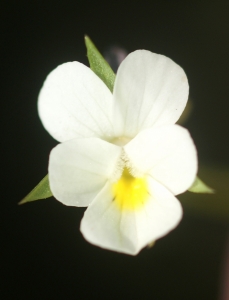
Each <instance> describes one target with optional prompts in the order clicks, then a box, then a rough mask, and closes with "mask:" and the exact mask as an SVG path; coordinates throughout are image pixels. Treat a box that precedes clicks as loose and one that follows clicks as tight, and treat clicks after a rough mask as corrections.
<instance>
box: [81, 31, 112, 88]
mask: <svg viewBox="0 0 229 300" xmlns="http://www.w3.org/2000/svg"><path fill="white" fill-rule="evenodd" d="M85 44H86V48H87V57H88V60H89V64H90V68H91V69H92V71H93V72H95V74H96V75H97V76H99V78H100V79H101V80H102V81H103V82H104V83H105V84H106V86H107V87H108V88H109V90H110V91H111V92H113V88H114V81H115V74H114V72H113V70H112V69H111V67H110V66H109V64H108V63H107V62H106V60H105V59H104V58H103V56H102V55H101V54H100V52H99V51H98V49H97V48H96V47H95V45H94V44H93V43H92V41H91V40H90V38H89V37H88V36H85Z"/></svg>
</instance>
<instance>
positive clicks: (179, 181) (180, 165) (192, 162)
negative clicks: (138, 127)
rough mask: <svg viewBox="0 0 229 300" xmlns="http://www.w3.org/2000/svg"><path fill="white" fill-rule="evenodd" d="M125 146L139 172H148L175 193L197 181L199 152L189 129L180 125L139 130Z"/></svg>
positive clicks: (132, 165) (129, 157) (130, 159)
mask: <svg viewBox="0 0 229 300" xmlns="http://www.w3.org/2000/svg"><path fill="white" fill-rule="evenodd" d="M124 150H125V152H126V155H127V157H128V159H129V161H130V165H131V167H133V168H134V169H135V171H136V172H137V173H142V174H149V175H150V176H152V177H153V178H154V179H155V180H157V181H158V182H160V183H161V184H163V185H164V186H166V187H167V188H168V189H169V190H170V191H171V192H172V193H173V194H174V195H177V194H180V193H183V192H184V191H186V190H187V189H188V188H189V187H190V186H191V185H192V183H193V182H194V179H195V176H196V173H197V153H196V148H195V145H194V143H193V141H192V138H191V137H190V135H189V132H188V131H187V130H186V129H184V128H183V127H181V126H179V125H170V126H162V127H160V128H155V129H153V128H150V129H146V130H144V131H142V132H140V133H139V134H138V135H137V136H136V137H135V138H134V139H133V140H132V141H130V142H129V143H128V144H127V145H126V146H125V147H124Z"/></svg>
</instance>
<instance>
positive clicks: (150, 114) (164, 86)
mask: <svg viewBox="0 0 229 300" xmlns="http://www.w3.org/2000/svg"><path fill="white" fill-rule="evenodd" d="M188 91H189V85H188V81H187V77H186V75H185V73H184V71H183V69H182V68H181V67H180V66H178V65H177V64H176V63H175V62H173V61H172V60H171V59H169V58H168V57H166V56H163V55H159V54H155V53H152V52H150V51H146V50H138V51H135V52H132V53H131V54H129V55H128V56H127V57H126V58H125V60H124V61H123V62H122V63H121V65H120V67H119V69H118V72H117V76H116V80H115V86H114V115H113V118H114V120H115V134H116V136H126V137H134V136H135V135H136V134H137V133H138V132H139V131H141V130H143V129H145V128H149V127H152V126H154V127H156V126H161V125H169V124H174V123H175V122H176V121H177V120H178V119H179V117H180V115H181V114H182V112H183V110H184V108H185V105H186V103H187V99H188Z"/></svg>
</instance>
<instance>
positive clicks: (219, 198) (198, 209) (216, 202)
mask: <svg viewBox="0 0 229 300" xmlns="http://www.w3.org/2000/svg"><path fill="white" fill-rule="evenodd" d="M199 173H200V176H201V178H205V180H206V181H207V182H209V184H210V186H213V185H214V188H215V190H216V191H217V193H215V194H211V196H210V197H209V194H194V193H183V194H181V195H179V196H178V198H179V200H180V201H181V203H182V206H183V208H184V211H185V214H186V213H190V214H192V215H196V216H198V217H201V218H207V219H210V220H215V221H219V222H225V223H226V224H227V226H228V224H229V201H228V200H229V196H228V195H229V188H228V183H229V166H227V165H224V166H222V165H208V166H201V167H200V168H199Z"/></svg>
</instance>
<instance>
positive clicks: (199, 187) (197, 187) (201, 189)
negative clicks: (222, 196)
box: [188, 176, 215, 194]
mask: <svg viewBox="0 0 229 300" xmlns="http://www.w3.org/2000/svg"><path fill="white" fill-rule="evenodd" d="M188 191H189V192H192V193H201V194H214V193H215V191H214V190H213V189H212V188H211V187H209V186H207V185H206V184H205V183H204V182H203V181H202V180H201V179H200V178H199V177H198V176H196V179H195V181H194V183H193V185H192V186H191V187H190V188H189V189H188Z"/></svg>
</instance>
